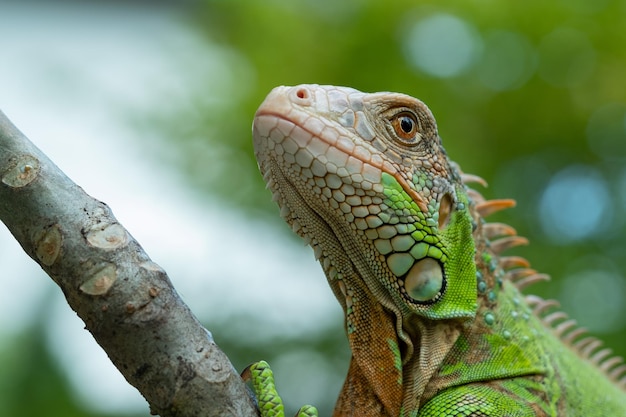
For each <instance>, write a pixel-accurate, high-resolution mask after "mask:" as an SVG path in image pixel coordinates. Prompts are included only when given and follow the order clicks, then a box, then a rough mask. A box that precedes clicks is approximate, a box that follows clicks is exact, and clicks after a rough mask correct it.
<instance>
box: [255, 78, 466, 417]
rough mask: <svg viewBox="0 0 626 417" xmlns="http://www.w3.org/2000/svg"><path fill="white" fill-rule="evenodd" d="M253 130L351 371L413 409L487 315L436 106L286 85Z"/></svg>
mask: <svg viewBox="0 0 626 417" xmlns="http://www.w3.org/2000/svg"><path fill="white" fill-rule="evenodd" d="M253 131H254V146H255V154H256V156H257V160H258V161H259V168H260V170H261V172H262V173H263V175H264V178H265V180H266V181H267V183H268V186H269V188H270V190H271V191H272V192H273V194H274V198H275V199H276V200H277V202H278V204H279V206H280V207H281V214H282V216H283V217H284V219H285V220H286V221H287V222H288V223H289V224H290V225H291V226H292V228H293V230H294V231H295V232H296V233H298V234H299V235H301V236H302V237H303V238H304V239H305V240H307V241H308V242H309V243H310V245H311V246H312V247H313V249H314V251H315V254H316V257H317V258H318V259H319V260H320V263H321V264H322V266H323V268H324V271H325V273H326V276H327V278H328V281H329V283H330V285H331V287H332V289H333V291H334V292H335V295H336V296H337V298H338V300H339V302H340V303H341V304H342V306H343V308H344V311H345V314H346V327H347V332H348V337H349V339H350V343H351V348H352V351H353V355H354V358H355V361H356V363H355V364H353V365H352V366H351V373H355V374H358V375H361V376H363V377H364V378H365V379H367V380H368V381H369V383H370V384H371V385H376V384H377V383H378V385H381V381H387V382H386V384H387V385H389V384H390V383H391V382H390V381H395V382H396V383H397V385H398V387H399V388H397V389H392V388H389V387H387V388H385V387H383V388H377V387H375V386H373V387H372V388H371V389H372V390H373V392H374V393H375V395H376V396H378V397H379V398H380V402H381V403H383V408H385V410H387V411H388V412H389V414H390V415H398V414H399V413H395V412H396V411H398V412H399V411H400V410H399V409H397V408H399V404H404V409H405V411H406V409H407V408H409V407H413V404H411V400H410V399H408V397H413V398H417V397H418V396H419V393H420V390H421V389H423V385H424V384H425V380H427V378H428V377H429V375H428V373H429V372H432V370H431V368H433V361H435V362H436V361H439V360H441V358H442V357H443V356H442V355H445V353H447V351H448V350H449V348H450V346H451V345H452V344H453V343H454V340H456V336H457V335H458V331H459V330H458V329H459V326H461V325H462V322H463V321H465V320H467V319H471V318H473V317H474V315H475V313H476V308H477V305H476V302H477V301H476V300H477V292H476V269H475V265H474V252H475V248H474V243H473V240H472V218H471V216H470V215H469V207H468V206H469V201H468V198H467V194H466V190H465V187H464V185H463V184H462V181H461V179H460V176H459V174H458V173H457V171H456V170H455V168H454V167H453V166H452V165H451V164H450V162H449V161H448V159H447V157H446V154H445V151H444V149H443V147H442V145H441V140H440V138H439V136H438V133H437V126H436V123H435V120H434V118H433V116H432V114H431V112H430V110H429V109H428V108H427V107H426V105H425V104H424V103H422V102H421V101H419V100H417V99H415V98H412V97H409V96H407V95H403V94H395V93H376V94H366V93H362V92H359V91H357V90H354V89H350V88H340V87H326V86H317V85H301V86H297V87H278V88H276V89H274V90H273V91H272V93H270V95H269V96H268V97H267V99H266V100H265V102H264V103H263V104H262V105H261V107H260V108H259V110H258V111H257V114H256V117H255V121H254V128H253ZM435 336H436V337H435ZM424 350H428V351H429V352H428V354H426V352H425V351H424ZM353 368H354V370H353ZM353 379H354V378H353ZM346 384H347V385H350V378H349V380H348V382H347V383H346ZM356 384H357V385H358V382H357V383H356ZM346 389H353V390H357V389H364V388H362V387H360V388H359V387H355V386H352V387H351V388H350V387H348V388H346ZM397 397H400V400H398V398H397ZM341 401H342V400H341V399H340V402H341ZM394 402H395V405H394ZM394 407H395V408H396V409H397V410H396V409H394ZM393 413H395V414H393Z"/></svg>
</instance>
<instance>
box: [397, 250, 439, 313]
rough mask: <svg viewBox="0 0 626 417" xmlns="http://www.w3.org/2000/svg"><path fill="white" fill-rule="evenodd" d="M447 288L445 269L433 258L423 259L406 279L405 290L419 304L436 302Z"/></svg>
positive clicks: (415, 265)
mask: <svg viewBox="0 0 626 417" xmlns="http://www.w3.org/2000/svg"><path fill="white" fill-rule="evenodd" d="M444 286H445V281H444V276H443V268H442V267H441V264H440V263H439V262H437V261H436V260H434V259H432V258H424V259H421V260H419V261H417V262H415V264H414V265H413V266H412V267H411V269H410V270H409V272H408V273H407V274H406V277H405V278H404V289H405V290H406V293H407V295H408V296H409V297H411V298H412V299H413V300H415V301H417V302H418V303H421V302H428V301H433V300H436V299H437V298H438V297H439V296H440V294H442V293H443V289H444Z"/></svg>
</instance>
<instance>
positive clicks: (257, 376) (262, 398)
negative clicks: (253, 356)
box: [241, 361, 319, 417]
mask: <svg viewBox="0 0 626 417" xmlns="http://www.w3.org/2000/svg"><path fill="white" fill-rule="evenodd" d="M241 377H242V378H243V380H244V381H250V382H251V383H252V390H253V391H254V394H255V395H256V398H257V402H258V406H259V411H260V412H261V417H285V409H284V406H283V400H282V399H281V398H280V396H279V395H278V392H277V391H276V385H275V384H274V373H273V372H272V370H271V369H270V366H269V365H268V363H267V362H265V361H260V362H256V363H253V364H252V365H250V366H248V367H247V368H246V369H244V370H243V372H242V373H241ZM318 416H319V415H318V413H317V408H315V407H313V406H312V405H305V406H303V407H302V408H300V410H298V412H297V413H296V417H318Z"/></svg>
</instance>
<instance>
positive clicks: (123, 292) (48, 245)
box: [0, 112, 256, 417]
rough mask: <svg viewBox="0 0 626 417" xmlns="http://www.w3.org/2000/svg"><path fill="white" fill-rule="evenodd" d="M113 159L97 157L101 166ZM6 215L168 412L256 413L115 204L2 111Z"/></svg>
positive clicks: (0, 193) (92, 327) (90, 326)
mask: <svg viewBox="0 0 626 417" xmlns="http://www.w3.org/2000/svg"><path fill="white" fill-rule="evenodd" d="M103 162H104V163H106V161H99V160H97V158H94V167H95V166H96V165H98V164H102V163H103ZM0 220H2V221H3V222H4V224H5V225H6V226H7V227H8V228H9V230H10V231H11V233H12V234H13V236H14V237H15V239H17V241H18V242H19V243H20V245H21V246H22V248H23V249H24V251H25V252H26V253H27V254H28V255H29V256H30V257H31V258H33V260H35V262H37V263H38V264H39V265H40V266H41V267H42V268H43V269H44V270H45V271H46V273H47V274H48V275H49V276H50V277H51V278H52V279H53V280H54V282H56V283H57V285H58V286H59V287H61V290H62V291H63V293H64V294H65V297H66V299H67V302H68V303H69V305H70V307H71V308H72V309H73V310H74V311H76V313H77V314H78V315H79V316H80V318H81V319H82V320H83V321H84V322H85V325H86V328H87V330H89V331H90V332H91V334H92V335H93V337H94V338H95V339H96V341H97V342H98V343H99V344H100V346H102V348H103V349H104V350H105V351H106V352H107V354H108V356H109V358H110V359H111V361H112V362H113V363H114V364H115V366H116V367H117V368H118V369H119V370H120V372H121V373H122V374H123V375H124V377H125V378H126V380H127V381H128V382H129V383H130V384H132V385H133V386H135V387H136V388H137V389H138V390H139V391H140V392H141V394H142V395H143V396H144V397H145V398H146V400H147V401H148V403H149V404H150V411H151V412H152V413H153V414H159V415H161V416H164V417H169V416H177V417H178V416H194V417H195V416H253V415H256V409H255V406H254V404H253V401H252V399H251V397H250V395H249V393H248V390H247V388H246V386H245V385H244V384H243V382H242V381H241V379H240V377H239V375H238V374H237V372H236V371H235V369H234V368H233V366H232V365H231V363H230V362H229V361H228V358H227V357H226V355H225V354H224V353H223V352H222V351H221V350H220V349H219V348H218V347H217V345H216V344H215V342H214V341H213V338H212V336H211V334H210V333H209V332H208V331H207V330H205V329H204V328H203V327H202V325H201V324H200V323H199V322H198V320H197V319H196V318H195V317H194V316H193V314H192V313H191V311H190V310H189V308H188V307H187V306H186V305H185V304H184V303H183V302H182V300H181V299H180V297H179V296H178V294H177V293H176V291H175V290H174V288H173V287H172V284H171V282H170V280H169V278H168V277H167V274H166V273H165V271H163V270H162V269H161V268H160V267H159V266H158V265H157V264H155V263H154V262H152V261H151V260H150V258H149V257H148V255H146V253H145V252H144V251H143V249H142V248H141V246H140V245H139V243H138V242H137V241H135V240H134V239H133V237H132V236H131V235H130V234H129V233H128V232H127V231H126V229H124V227H123V226H122V225H121V224H119V223H118V222H117V220H116V219H115V217H114V216H113V214H112V212H111V210H110V209H109V207H108V206H107V205H106V204H104V203H102V202H100V201H97V200H95V199H93V198H92V197H90V196H89V195H87V194H86V193H85V192H84V191H83V190H82V189H81V188H80V187H79V186H77V185H76V184H74V183H73V182H72V181H71V180H70V179H69V178H67V177H66V176H65V175H64V174H63V173H62V172H61V171H60V170H59V168H58V167H56V166H55V165H54V164H53V163H52V161H50V160H49V159H48V158H47V157H46V156H45V155H44V154H43V153H42V152H41V151H40V150H39V149H37V148H36V147H35V146H34V145H33V144H32V143H31V142H30V141H29V140H28V139H27V138H26V137H25V136H24V135H23V134H22V133H21V132H20V131H19V130H17V128H16V127H15V126H13V124H11V122H10V121H9V120H8V119H7V117H6V116H5V115H4V114H3V113H2V112H0Z"/></svg>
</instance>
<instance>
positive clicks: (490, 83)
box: [478, 30, 537, 91]
mask: <svg viewBox="0 0 626 417" xmlns="http://www.w3.org/2000/svg"><path fill="white" fill-rule="evenodd" d="M536 62H537V58H536V55H535V51H534V49H533V47H532V45H531V44H530V42H529V40H528V39H527V38H526V37H525V36H523V35H521V34H519V33H516V32H509V31H503V30H495V31H492V32H491V33H489V34H488V35H487V36H486V37H485V49H484V52H483V56H482V59H481V61H480V64H479V65H478V78H479V79H480V81H481V82H482V83H483V84H484V85H485V86H486V87H488V88H490V89H491V90H494V91H504V90H512V89H515V88H518V87H520V86H522V85H523V84H524V83H525V82H526V81H527V80H528V79H529V78H530V76H531V75H532V74H533V72H534V70H535V67H536Z"/></svg>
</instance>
